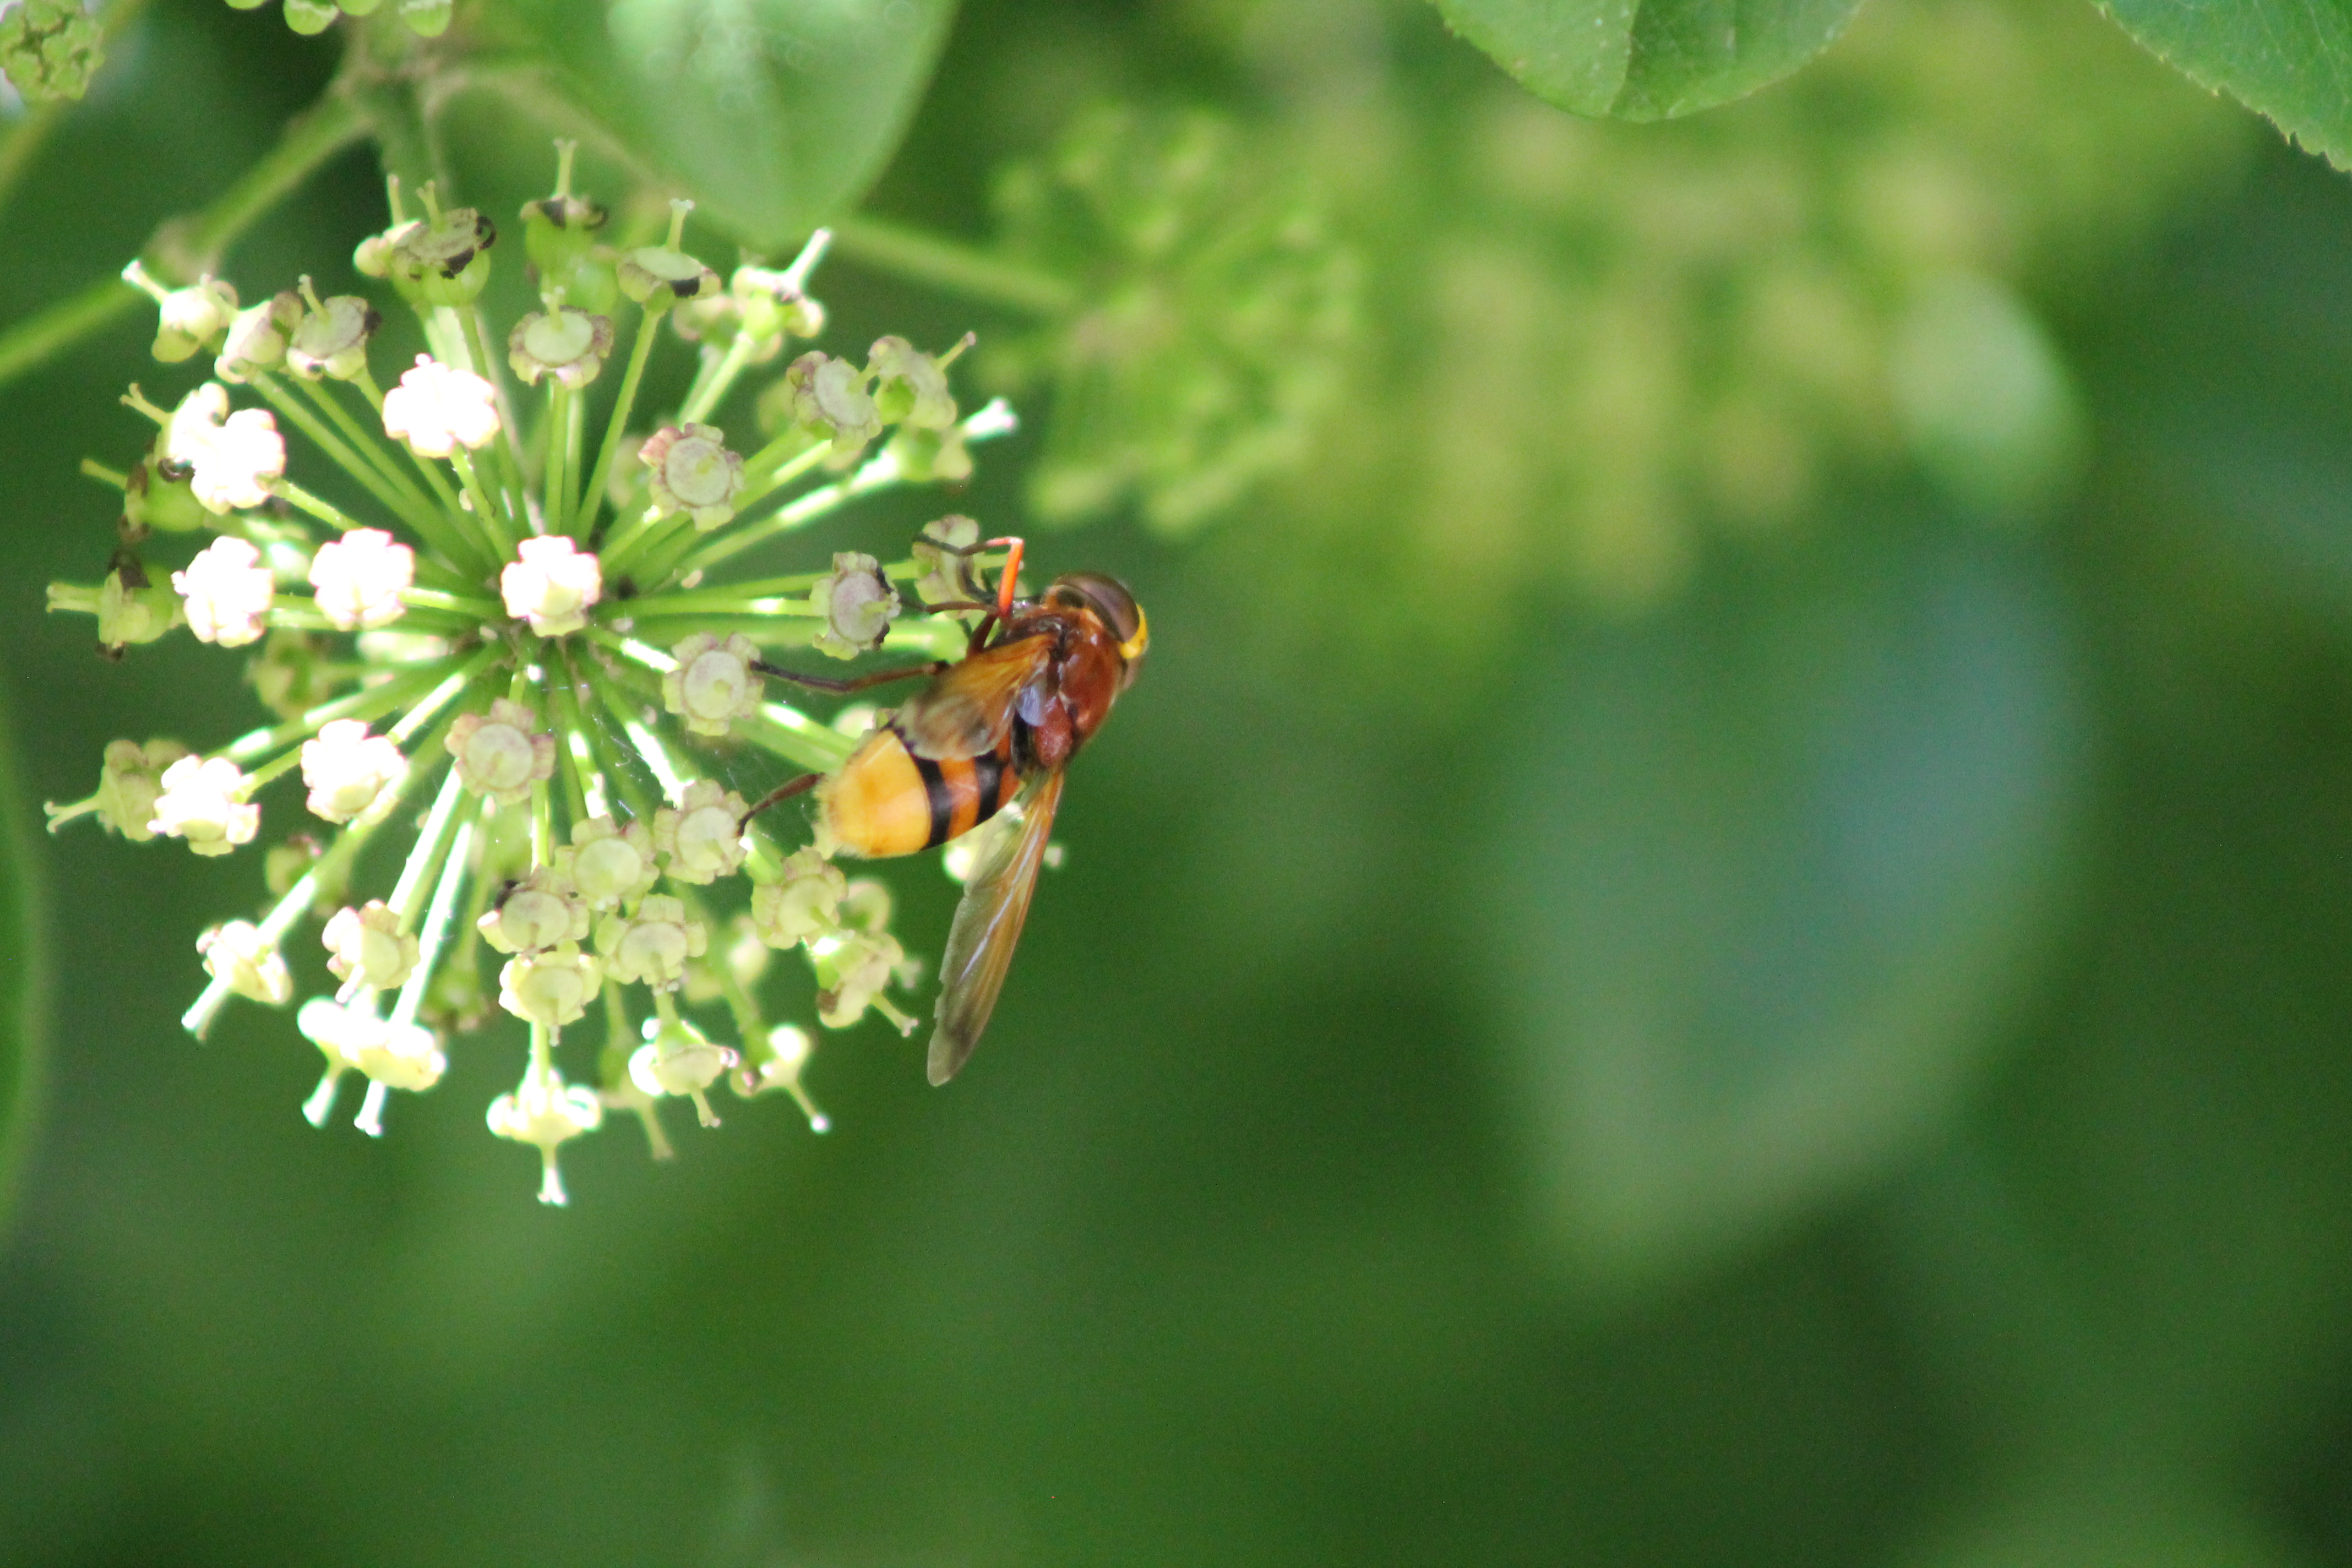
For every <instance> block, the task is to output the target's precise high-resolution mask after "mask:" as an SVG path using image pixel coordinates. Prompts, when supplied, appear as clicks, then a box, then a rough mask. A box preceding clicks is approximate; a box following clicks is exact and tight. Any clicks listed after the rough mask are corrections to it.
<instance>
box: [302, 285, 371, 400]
mask: <svg viewBox="0 0 2352 1568" xmlns="http://www.w3.org/2000/svg"><path fill="white" fill-rule="evenodd" d="M302 284H303V289H304V291H305V292H306V293H307V292H309V289H310V279H307V278H305V279H303V280H302ZM382 325H383V316H382V315H380V314H378V313H377V311H376V309H375V307H374V306H373V305H371V304H369V303H368V302H367V301H366V300H362V299H361V298H360V297H359V296H358V295H356V294H337V295H335V296H334V297H333V298H332V299H329V300H320V299H319V298H317V297H316V296H315V295H314V296H312V298H311V301H310V310H308V311H306V312H305V313H304V314H303V317H302V321H301V323H300V324H299V325H298V326H297V327H296V328H295V329H294V335H293V338H292V340H291V341H290V342H288V344H287V345H286V363H287V366H288V368H289V369H291V370H292V371H293V372H294V374H297V375H299V376H301V377H303V378H304V379H305V380H308V381H316V380H318V379H319V378H320V376H322V375H323V376H328V377H331V378H332V379H333V380H336V381H350V380H352V378H353V377H355V376H357V375H358V374H360V373H361V372H362V371H364V370H365V369H367V345H368V339H369V338H371V337H373V335H374V334H375V330H376V329H377V328H378V327H380V326H382Z"/></svg>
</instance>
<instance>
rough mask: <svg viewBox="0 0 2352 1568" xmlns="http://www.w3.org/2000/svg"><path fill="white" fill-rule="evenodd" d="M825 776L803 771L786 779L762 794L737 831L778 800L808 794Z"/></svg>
mask: <svg viewBox="0 0 2352 1568" xmlns="http://www.w3.org/2000/svg"><path fill="white" fill-rule="evenodd" d="M823 778H824V774H823V773H803V774H802V775H801V776H800V777H798V778H796V779H786V780H785V781H784V782H783V783H782V784H778V785H777V786H776V787H775V788H773V789H772V790H770V791H769V792H768V793H767V794H765V795H761V797H760V804H759V805H755V806H753V807H752V808H751V810H749V811H747V812H745V813H744V814H743V820H742V821H740V822H739V823H737V824H736V825H735V831H736V832H738V833H740V832H742V831H743V830H744V829H745V828H747V827H749V826H751V819H752V818H753V817H755V816H759V815H760V814H761V812H763V811H765V810H767V809H768V807H770V806H772V805H776V804H777V803H778V802H780V801H787V800H790V799H792V798H793V796H794V795H805V794H807V793H808V792H809V791H810V790H811V789H813V788H814V787H815V786H816V784H817V783H818V781H820V780H822V779H823Z"/></svg>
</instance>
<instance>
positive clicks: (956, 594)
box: [913, 512, 980, 605]
mask: <svg viewBox="0 0 2352 1568" xmlns="http://www.w3.org/2000/svg"><path fill="white" fill-rule="evenodd" d="M979 542H980V524H979V523H977V522H975V521H972V520H971V518H968V517H965V516H963V515H962V514H961V513H960V512H951V513H950V514H949V515H948V516H946V517H942V518H939V519H936V520H935V521H930V522H927V523H925V524H924V525H923V531H922V533H921V535H920V536H919V537H918V538H917V539H916V541H915V548H914V552H913V553H914V557H915V563H916V564H917V565H919V566H920V567H921V568H922V569H923V574H922V576H921V577H919V578H918V579H917V580H916V583H915V595H916V596H917V597H918V598H919V599H921V600H922V602H923V603H924V604H926V605H952V604H956V603H959V602H961V601H966V600H969V599H970V598H971V594H970V593H969V592H967V591H966V589H965V587H964V583H963V575H964V568H965V565H966V563H969V562H970V560H971V557H970V556H969V555H967V554H965V553H964V551H965V550H967V549H969V548H970V547H971V546H972V545H975V544H977V543H979Z"/></svg>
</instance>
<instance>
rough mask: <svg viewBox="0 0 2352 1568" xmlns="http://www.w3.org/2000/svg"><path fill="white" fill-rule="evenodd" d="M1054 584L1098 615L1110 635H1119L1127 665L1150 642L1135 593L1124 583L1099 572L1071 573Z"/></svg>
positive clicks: (1140, 653)
mask: <svg viewBox="0 0 2352 1568" xmlns="http://www.w3.org/2000/svg"><path fill="white" fill-rule="evenodd" d="M1054 586H1055V587H1056V588H1059V589H1063V590H1066V592H1068V593H1069V594H1070V595H1073V596H1074V597H1075V598H1076V599H1077V600H1078V602H1079V603H1081V604H1083V605H1086V607H1087V608H1088V609H1090V610H1092V611H1094V613H1095V614H1096V615H1097V616H1100V617H1101V619H1102V623H1103V625H1105V626H1108V627H1109V628H1110V630H1111V635H1112V636H1114V637H1118V641H1119V652H1120V653H1121V654H1123V655H1125V656H1126V658H1127V660H1128V662H1129V664H1132V663H1134V662H1135V661H1136V660H1137V659H1139V658H1142V657H1143V650H1144V649H1145V648H1146V647H1149V646H1150V640H1151V639H1150V633H1148V632H1147V631H1146V630H1145V627H1144V619H1143V609H1142V607H1141V606H1140V605H1138V604H1137V603H1136V602H1135V595H1132V594H1130V593H1129V592H1128V591H1127V584H1124V583H1121V582H1120V581H1119V580H1118V578H1116V577H1111V576H1106V575H1105V574H1102V573H1100V572H1073V573H1071V574H1069V575H1068V576H1066V577H1063V578H1061V579H1059V580H1058V581H1056V582H1055V584H1054Z"/></svg>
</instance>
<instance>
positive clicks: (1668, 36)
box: [1433, 0, 1861, 120]
mask: <svg viewBox="0 0 2352 1568" xmlns="http://www.w3.org/2000/svg"><path fill="white" fill-rule="evenodd" d="M1433 4H1434V5H1436V6H1437V8H1438V10H1439V11H1441V12H1443V13H1444V16H1445V19H1446V21H1447V22H1448V23H1449V24H1451V25H1452V26H1454V27H1455V28H1457V29H1459V30H1460V32H1461V34H1462V36H1463V37H1465V38H1468V39H1469V40H1470V41H1471V42H1472V43H1474V44H1475V45H1477V46H1478V47H1480V48H1482V49H1484V50H1486V52H1487V53H1488V54H1489V55H1492V56H1493V57H1494V58H1495V63H1496V65H1499V66H1501V67H1502V68H1504V69H1505V70H1507V71H1508V72H1509V73H1510V74H1511V75H1512V77H1513V78H1515V79H1517V81H1518V83H1519V85H1520V86H1522V87H1524V88H1526V89H1528V91H1529V92H1532V93H1534V94H1536V95H1537V96H1538V97H1539V98H1543V99H1547V100H1550V101H1551V102H1553V103H1556V104H1558V105H1559V107H1561V108H1562V109H1568V110H1575V111H1576V112H1577V113H1579V114H1589V115H1593V116H1596V117H1608V118H1613V119H1618V120H1671V119H1673V118H1675V116H1676V115H1681V114H1691V113H1695V112H1696V111H1697V110H1702V109H1711V108H1713V107H1714V106H1716V105H1717V104H1718V103H1728V102H1729V101H1730V100H1733V99H1735V98H1742V97H1745V96H1746V95H1748V93H1751V92H1753V91H1755V90H1756V89H1758V88H1759V87H1762V86H1764V85H1765V84H1766V83H1767V82H1772V81H1778V80H1779V79H1780V78H1782V77H1784V76H1786V75H1788V74H1789V73H1790V71H1792V70H1795V69H1796V68H1798V67H1799V66H1801V65H1803V64H1804V63H1805V62H1806V61H1807V60H1810V59H1811V58H1813V57H1814V56H1815V55H1818V54H1820V53H1821V52H1822V50H1823V49H1826V48H1828V47H1830V45H1831V44H1832V42H1833V41H1834V40H1835V39H1836V37H1837V36H1838V35H1839V34H1840V33H1841V32H1843V31H1844V30H1845V25H1846V24H1847V23H1848V22H1849V21H1851V20H1853V14H1854V13H1855V12H1856V11H1857V10H1859V9H1860V8H1861V0H1433Z"/></svg>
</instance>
